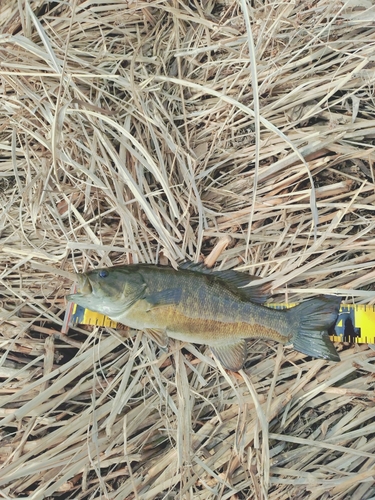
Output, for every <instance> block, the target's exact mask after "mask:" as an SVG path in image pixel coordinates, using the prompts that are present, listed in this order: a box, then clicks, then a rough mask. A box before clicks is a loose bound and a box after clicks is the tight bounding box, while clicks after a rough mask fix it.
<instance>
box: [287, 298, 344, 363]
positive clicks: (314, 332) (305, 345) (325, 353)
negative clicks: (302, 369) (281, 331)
mask: <svg viewBox="0 0 375 500" xmlns="http://www.w3.org/2000/svg"><path fill="white" fill-rule="evenodd" d="M340 302H341V298H340V297H335V296H334V295H322V296H320V297H317V298H315V299H311V300H307V301H306V302H302V304H299V305H298V306H296V307H293V308H292V309H290V310H289V311H288V314H290V315H291V321H292V322H293V323H294V324H299V328H298V331H297V333H296V334H295V335H294V337H293V338H292V342H293V347H294V349H295V350H296V351H299V352H302V353H303V354H307V355H308V356H313V357H314V358H323V359H330V360H331V361H340V356H339V355H338V353H337V351H336V349H335V346H334V345H333V343H332V342H331V340H330V338H329V336H328V329H329V328H330V327H331V326H332V325H334V323H335V321H336V319H337V316H338V314H339V309H340Z"/></svg>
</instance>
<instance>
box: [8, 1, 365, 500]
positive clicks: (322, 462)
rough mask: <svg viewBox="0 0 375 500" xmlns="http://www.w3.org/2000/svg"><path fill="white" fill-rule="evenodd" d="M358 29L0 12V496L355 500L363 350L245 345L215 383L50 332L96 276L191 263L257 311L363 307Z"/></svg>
mask: <svg viewBox="0 0 375 500" xmlns="http://www.w3.org/2000/svg"><path fill="white" fill-rule="evenodd" d="M374 20H375V8H374V6H373V5H372V2H370V1H368V0H359V1H351V0H346V1H345V2H332V1H327V0H317V1H314V2H284V3H282V2H281V3H280V2H276V1H274V0H271V1H269V2H265V1H263V0H256V1H255V2H251V5H250V2H247V1H246V0H241V1H240V2H238V3H236V2H226V1H224V0H223V1H210V0H206V1H202V2H198V1H192V2H179V1H177V0H171V1H169V2H161V1H150V2H142V1H138V0H134V1H119V2H116V1H113V2H106V1H104V0H98V1H97V2H88V1H78V0H75V1H72V2H52V3H51V2H47V1H46V0H28V1H26V2H17V1H16V0H5V1H4V0H3V1H2V2H1V5H0V33H1V34H0V94H1V97H0V109H1V113H0V196H1V218H0V224H1V226H0V230H1V244H0V250H1V255H2V258H1V262H0V265H1V287H2V302H1V310H0V316H1V326H0V342H1V346H0V347H1V363H0V375H1V385H0V387H1V395H0V401H1V402H0V417H1V444H0V451H1V455H0V457H1V464H2V465H1V474H0V497H1V498H7V499H8V498H25V497H27V498H30V499H42V498H65V499H67V498H72V499H73V498H74V499H89V498H108V499H119V500H120V499H121V500H123V499H132V498H134V499H142V500H147V499H161V498H181V499H202V500H203V499H229V498H231V499H242V498H251V499H267V498H269V499H272V500H276V499H277V500H281V499H285V498H310V499H322V498H328V497H329V496H330V497H333V498H335V499H344V498H345V499H346V498H349V497H350V498H351V499H356V500H360V499H361V500H363V499H370V498H373V497H374V496H375V488H374V476H375V472H374V471H375V468H374V464H375V422H374V419H373V406H374V401H375V400H374V392H373V388H374V372H375V369H374V358H375V352H374V350H373V349H371V348H370V347H369V346H367V345H354V346H349V345H340V346H338V348H339V350H340V351H341V357H342V361H341V362H340V363H338V364H336V365H334V364H331V363H328V362H325V361H322V360H311V359H309V358H306V357H305V356H303V355H302V354H299V353H296V352H294V351H291V350H285V349H282V348H281V347H280V346H279V347H276V346H274V345H271V344H270V343H263V342H262V343H261V342H253V343H252V344H251V346H250V350H251V355H250V356H249V361H248V364H247V365H246V366H245V369H244V370H243V371H242V372H240V373H239V374H232V373H226V372H225V371H223V370H221V369H220V367H218V366H217V365H216V363H215V361H214V360H213V358H212V357H211V356H210V353H209V351H208V350H206V349H205V347H204V346H201V347H199V346H192V345H189V344H186V345H183V344H182V343H179V342H174V343H172V346H171V349H170V351H169V352H168V353H162V352H159V351H158V349H157V348H156V346H155V344H153V343H152V342H151V341H149V340H148V339H147V338H145V337H143V336H142V335H141V334H140V333H138V334H137V335H135V332H128V331H114V330H111V329H106V330H100V329H98V328H94V329H93V328H91V327H77V328H72V329H71V330H70V331H69V332H68V335H65V334H62V333H61V327H62V324H63V319H64V311H65V307H66V304H65V300H64V295H65V294H66V293H67V291H68V290H69V288H70V286H71V280H70V278H71V277H72V273H73V272H74V271H75V270H85V269H89V268H92V267H93V266H95V265H98V264H99V265H105V266H107V265H111V264H118V263H127V262H154V263H156V262H160V263H163V264H165V263H170V264H172V265H176V263H177V262H178V261H180V260H182V259H185V258H189V259H192V260H198V259H202V258H206V262H207V263H208V265H210V266H212V265H214V263H215V262H216V261H217V260H218V263H217V265H218V266H220V267H221V268H223V269H228V268H237V269H241V270H243V271H245V272H246V271H249V272H251V273H253V274H257V275H259V276H260V277H261V278H263V280H264V281H266V282H271V283H272V287H273V292H274V293H275V294H278V296H277V297H276V300H278V301H280V300H290V301H295V300H297V301H298V300H300V299H302V298H304V297H306V296H311V295H315V294H317V293H337V294H341V295H343V296H344V298H345V300H346V301H348V302H356V303H374V302H375V294H374V284H373V283H374V275H375V274H374V273H375V271H374V267H375V266H374V264H375V259H374V250H375V238H374V234H375V233H374V230H375V218H374V210H375V209H374V206H375V205H374V202H375V179H374V167H373V165H374V159H375V147H374V144H375V143H374V140H375V118H374V116H375V114H374V107H375V106H374V84H375V72H374V63H373V54H374V46H375V28H374ZM217 241H219V242H220V245H221V246H220V247H219V251H217V250H215V251H213V252H212V250H213V247H214V245H215V244H216V243H217ZM216 248H218V247H216ZM211 252H212V253H211ZM220 252H222V253H221V254H220ZM219 254H220V255H219ZM182 348H183V349H182Z"/></svg>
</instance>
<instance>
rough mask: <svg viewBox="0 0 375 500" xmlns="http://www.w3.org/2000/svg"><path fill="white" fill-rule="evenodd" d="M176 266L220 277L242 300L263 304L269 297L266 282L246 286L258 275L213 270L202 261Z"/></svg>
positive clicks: (229, 270)
mask: <svg viewBox="0 0 375 500" xmlns="http://www.w3.org/2000/svg"><path fill="white" fill-rule="evenodd" d="M178 268H179V269H184V270H188V271H193V272H196V273H201V274H207V275H209V276H213V277H216V278H220V280H222V282H223V284H224V285H225V286H226V287H227V288H228V289H230V290H231V291H234V292H235V293H237V294H239V295H240V296H241V298H243V299H244V300H250V301H251V302H255V303H256V304H264V303H265V302H267V300H268V299H269V297H270V293H269V288H270V285H269V284H268V283H263V284H262V285H253V286H248V285H249V284H250V283H253V282H254V281H256V280H259V279H260V278H259V277H258V276H253V275H251V274H246V273H241V272H240V271H233V269H228V270H226V271H215V270H213V269H210V268H208V267H207V266H205V265H204V264H203V263H200V262H198V263H195V262H191V261H185V262H182V263H181V264H179V266H178Z"/></svg>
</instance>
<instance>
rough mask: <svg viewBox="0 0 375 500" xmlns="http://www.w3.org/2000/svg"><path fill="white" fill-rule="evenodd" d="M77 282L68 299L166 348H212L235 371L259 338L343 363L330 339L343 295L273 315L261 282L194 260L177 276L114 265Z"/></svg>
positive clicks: (172, 272)
mask: <svg viewBox="0 0 375 500" xmlns="http://www.w3.org/2000/svg"><path fill="white" fill-rule="evenodd" d="M77 280H78V292H77V293H75V294H72V295H68V296H67V299H68V300H70V301H72V302H75V303H76V304H78V305H80V306H82V307H85V308H87V309H90V310H92V311H95V312H99V313H102V314H105V315H106V316H108V317H109V318H110V319H112V320H114V321H117V322H119V323H122V324H124V325H126V326H128V327H130V328H135V329H139V330H144V331H145V333H146V334H147V335H148V336H150V337H151V338H152V339H153V340H154V341H156V342H157V343H158V344H159V346H161V347H163V348H166V347H167V346H168V338H169V337H171V338H174V339H178V340H182V341H185V342H191V343H197V344H206V345H209V346H210V348H211V350H212V352H213V354H214V355H215V356H216V357H217V358H218V359H219V361H220V362H221V363H222V365H223V366H224V367H225V368H227V369H228V370H233V371H238V370H240V369H241V368H242V367H243V365H244V363H245V361H246V356H247V349H246V341H247V339H252V338H262V339H267V340H275V341H278V342H281V343H282V344H293V347H294V349H296V350H297V351H299V352H302V353H304V354H307V355H309V356H313V357H316V358H323V359H329V360H331V361H339V360H340V357H339V355H338V353H337V352H336V349H335V347H334V345H333V343H332V342H331V340H330V338H329V336H328V329H329V328H330V327H331V326H332V325H334V323H335V321H336V319H337V316H338V313H339V308H340V302H341V298H340V297H336V296H333V295H332V296H331V295H324V296H319V297H316V298H313V299H310V300H306V301H305V302H302V303H301V304H299V305H297V306H295V307H292V308H290V309H286V310H276V309H271V308H268V307H265V306H264V305H263V303H264V302H265V301H266V300H267V291H266V287H265V286H264V285H257V284H256V280H257V277H255V276H250V275H248V274H245V273H241V272H237V271H231V270H230V271H213V270H211V269H208V268H206V267H205V266H204V265H202V264H193V263H191V262H185V263H183V264H181V265H180V267H179V269H178V270H175V269H173V268H171V267H166V266H157V265H152V264H133V265H121V266H114V267H110V268H103V269H96V270H94V271H89V272H86V273H81V274H77ZM250 283H252V284H253V285H252V286H246V285H249V284H250ZM243 287H245V288H243Z"/></svg>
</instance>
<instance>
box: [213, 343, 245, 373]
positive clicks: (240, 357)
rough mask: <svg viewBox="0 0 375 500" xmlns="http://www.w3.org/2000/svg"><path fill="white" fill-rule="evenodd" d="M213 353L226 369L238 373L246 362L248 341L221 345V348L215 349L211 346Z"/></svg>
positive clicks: (216, 346)
mask: <svg viewBox="0 0 375 500" xmlns="http://www.w3.org/2000/svg"><path fill="white" fill-rule="evenodd" d="M211 351H212V352H213V354H214V356H215V357H216V358H217V359H218V360H219V361H220V363H221V364H222V365H223V366H224V368H226V369H227V370H231V371H233V372H238V370H241V368H242V367H243V365H244V363H245V360H246V355H247V349H246V340H239V341H238V342H232V343H230V344H221V345H219V346H218V345H215V347H213V346H211Z"/></svg>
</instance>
